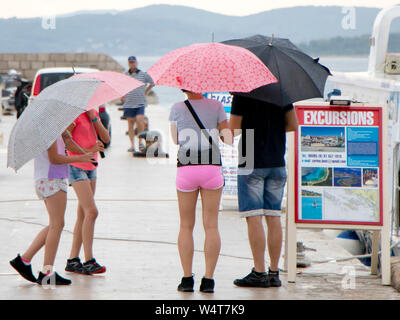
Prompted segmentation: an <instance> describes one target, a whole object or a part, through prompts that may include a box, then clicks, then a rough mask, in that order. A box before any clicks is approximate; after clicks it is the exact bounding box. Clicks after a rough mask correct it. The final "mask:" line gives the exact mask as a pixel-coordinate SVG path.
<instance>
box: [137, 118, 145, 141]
mask: <svg viewBox="0 0 400 320" xmlns="http://www.w3.org/2000/svg"><path fill="white" fill-rule="evenodd" d="M136 127H137V134H138V136H139V134H141V133H142V132H143V131H144V115H142V114H138V115H137V116H136ZM141 140H143V139H140V138H139V141H140V142H142V141H141Z"/></svg>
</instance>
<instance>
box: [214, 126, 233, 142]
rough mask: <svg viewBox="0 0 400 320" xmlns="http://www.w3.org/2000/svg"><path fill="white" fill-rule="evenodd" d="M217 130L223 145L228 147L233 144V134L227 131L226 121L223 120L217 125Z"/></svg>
mask: <svg viewBox="0 0 400 320" xmlns="http://www.w3.org/2000/svg"><path fill="white" fill-rule="evenodd" d="M218 130H219V134H220V137H221V140H222V142H223V143H226V144H228V145H230V146H231V145H232V144H233V134H232V131H231V130H229V122H228V120H224V121H222V122H220V123H219V124H218Z"/></svg>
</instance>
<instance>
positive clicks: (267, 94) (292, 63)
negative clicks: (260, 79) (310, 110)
mask: <svg viewBox="0 0 400 320" xmlns="http://www.w3.org/2000/svg"><path fill="white" fill-rule="evenodd" d="M222 43H224V44H228V45H234V46H239V47H242V48H246V49H248V50H249V51H251V52H253V53H254V54H255V55H256V56H257V57H259V58H260V60H261V61H262V62H264V63H265V65H266V66H267V67H268V68H269V70H270V71H271V72H272V73H273V74H274V76H275V77H276V78H277V79H278V81H279V82H277V83H272V84H269V85H267V86H263V87H260V88H257V89H255V90H253V91H251V92H249V93H243V92H238V93H236V92H235V93H234V94H236V95H241V96H246V97H251V98H254V99H258V100H262V101H267V102H270V103H273V104H276V105H279V106H286V105H288V104H291V103H293V102H296V101H300V100H305V99H311V98H317V97H323V95H324V87H325V82H326V78H327V77H328V76H329V75H331V73H330V71H329V69H328V68H326V67H325V66H323V65H321V64H320V63H318V60H319V59H313V58H311V57H310V56H308V55H307V54H305V53H304V52H302V51H301V50H300V49H299V48H297V47H296V46H295V45H294V44H293V43H291V42H290V41H289V40H288V39H282V38H274V37H273V36H272V37H265V36H262V35H255V36H252V37H248V38H243V39H235V40H228V41H223V42H222Z"/></svg>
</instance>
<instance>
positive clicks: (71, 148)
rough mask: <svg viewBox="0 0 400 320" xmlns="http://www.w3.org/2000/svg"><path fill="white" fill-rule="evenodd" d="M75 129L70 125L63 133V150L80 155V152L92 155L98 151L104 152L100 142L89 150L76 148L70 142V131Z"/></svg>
mask: <svg viewBox="0 0 400 320" xmlns="http://www.w3.org/2000/svg"><path fill="white" fill-rule="evenodd" d="M74 128H75V124H74V123H72V124H71V125H70V126H69V127H68V128H67V130H65V131H64V133H63V134H62V138H63V140H64V142H65V148H66V149H67V150H68V151H71V152H73V153H81V154H82V150H83V151H85V153H92V152H98V151H104V145H103V143H102V142H101V141H97V142H96V143H95V144H94V145H92V146H91V147H90V148H83V147H80V148H79V147H78V146H77V145H76V143H74V141H73V140H72V135H71V133H70V131H72V130H73V129H74Z"/></svg>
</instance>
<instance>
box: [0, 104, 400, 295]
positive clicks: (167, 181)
mask: <svg viewBox="0 0 400 320" xmlns="http://www.w3.org/2000/svg"><path fill="white" fill-rule="evenodd" d="M109 111H110V113H111V116H112V124H113V140H112V146H111V148H110V149H109V150H108V151H107V153H106V158H105V159H104V160H101V161H100V166H99V172H98V176H99V179H98V188H97V191H96V194H97V195H96V199H97V205H98V207H99V211H100V215H99V218H98V221H97V225H96V234H95V236H96V241H95V257H96V258H97V259H98V261H99V262H100V263H102V264H105V265H106V266H107V269H108V271H107V273H106V274H104V275H98V276H80V275H68V276H69V277H70V278H71V279H72V281H73V284H72V285H71V286H68V287H63V288H57V289H55V290H45V289H43V288H41V287H39V286H36V285H32V284H30V283H28V282H26V281H24V280H23V279H21V278H20V277H19V276H18V275H17V274H16V273H15V272H14V270H13V269H12V268H11V267H10V266H9V264H8V261H9V260H10V259H12V258H13V257H14V256H15V255H16V254H17V253H18V252H21V253H22V252H23V251H24V250H25V248H26V247H27V245H28V244H29V242H30V241H31V240H32V239H33V237H34V236H35V235H36V233H37V232H38V231H39V230H40V229H41V228H42V226H44V225H45V224H46V223H47V215H46V212H45V210H44V205H43V203H42V202H40V201H38V200H37V198H36V195H35V192H34V188H33V179H32V175H33V165H32V162H31V163H29V164H28V165H26V166H25V167H24V168H23V169H22V170H20V172H18V174H15V173H14V172H13V170H11V169H7V168H6V156H7V155H6V144H7V141H8V135H9V132H10V129H11V127H12V125H13V123H14V122H15V118H14V117H3V121H2V122H1V123H0V132H3V133H4V142H3V144H2V145H0V244H1V246H0V258H1V259H0V284H1V285H0V299H268V300H270V299H399V298H400V294H399V293H397V292H396V291H395V290H394V289H393V288H391V287H384V286H382V285H381V284H380V279H379V278H378V277H375V276H371V275H369V270H368V268H366V267H364V266H363V265H362V264H361V263H359V262H358V261H357V260H352V261H347V262H340V263H339V262H338V263H335V262H331V263H325V264H315V265H312V266H311V267H309V268H307V269H302V270H300V269H299V271H301V272H302V274H299V276H298V278H297V282H296V284H288V283H287V282H286V275H285V274H284V273H282V277H281V278H282V280H283V286H282V287H281V288H268V289H243V288H236V287H234V285H233V284H232V281H233V279H235V278H236V277H242V276H244V275H246V274H247V273H248V272H249V271H250V269H251V267H252V260H251V254H250V249H249V246H248V242H247V230H246V224H245V221H243V220H242V219H240V218H239V217H238V214H237V212H236V211H234V210H232V211H225V210H224V211H222V212H221V215H220V230H221V238H222V251H221V257H220V260H219V262H218V266H217V270H216V274H215V279H216V293H215V294H214V295H206V294H200V293H198V292H195V293H193V294H182V293H179V292H177V291H176V286H177V285H178V282H179V280H180V277H181V275H182V273H181V266H180V261H179V256H178V251H177V247H176V238H177V233H178V227H179V218H178V209H177V201H176V194H175V189H174V182H175V172H176V165H175V155H174V154H173V153H174V150H175V149H174V148H171V150H167V151H170V152H171V159H170V160H163V162H157V161H156V163H151V162H149V161H147V160H146V159H142V158H133V157H132V156H131V154H130V153H128V152H126V149H127V148H128V140H127V137H126V136H125V131H126V123H125V122H121V121H120V120H119V117H120V115H121V113H120V112H119V111H118V110H117V108H116V107H114V108H113V109H111V110H109ZM147 114H148V116H149V118H150V127H151V128H152V129H158V130H160V131H162V132H164V133H165V134H164V138H165V141H164V142H165V144H166V145H167V144H168V143H167V142H168V141H169V135H168V123H167V118H168V111H167V109H166V107H163V106H149V108H148V111H147ZM166 149H169V148H166ZM68 198H69V201H68V207H67V212H66V224H65V231H64V232H63V235H62V239H61V243H60V248H59V252H58V257H57V260H56V268H57V270H58V271H59V272H60V273H61V274H64V272H63V269H64V267H65V260H66V258H67V257H68V254H69V250H70V245H71V241H72V234H71V231H72V230H73V225H74V219H75V215H76V213H75V211H76V206H77V201H76V197H75V194H74V192H73V190H72V188H71V189H70V190H69V194H68ZM228 204H229V206H232V202H229V203H228ZM199 209H201V206H200V204H199ZM282 223H283V224H284V218H282ZM298 238H299V240H302V241H304V243H305V244H306V245H307V246H308V247H313V248H316V249H317V251H316V252H315V253H310V254H309V257H310V258H312V259H313V260H320V259H326V258H327V257H330V258H332V257H343V256H348V255H349V253H347V251H345V250H344V249H343V248H341V247H339V246H338V245H336V244H335V243H334V242H333V241H331V240H329V238H328V237H327V236H326V235H325V233H323V232H321V231H318V230H314V231H308V230H302V231H299V234H298ZM203 240H204V235H203V232H202V225H201V214H200V210H198V215H197V226H196V228H195V248H196V253H195V258H194V259H195V260H194V273H195V275H196V288H197V289H198V286H199V282H200V279H201V277H202V276H203V272H204V271H203V270H204V261H203V252H202V245H203ZM42 257H43V253H42V252H41V253H40V254H39V255H38V256H37V257H35V259H34V261H33V267H34V270H39V269H40V267H41V263H42ZM346 266H351V267H353V268H354V270H356V274H357V278H356V281H355V288H354V289H346V288H344V287H343V286H342V280H343V275H342V274H341V273H342V272H343V270H344V269H343V268H344V267H346Z"/></svg>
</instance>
